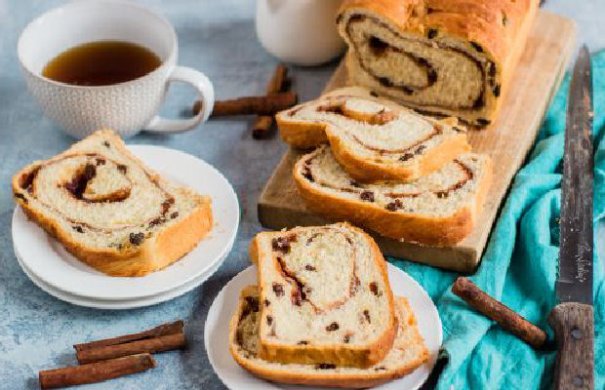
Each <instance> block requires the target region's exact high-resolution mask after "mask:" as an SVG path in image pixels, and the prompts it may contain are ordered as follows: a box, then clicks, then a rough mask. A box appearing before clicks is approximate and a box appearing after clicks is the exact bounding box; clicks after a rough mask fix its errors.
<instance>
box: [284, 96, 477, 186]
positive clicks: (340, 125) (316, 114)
mask: <svg viewBox="0 0 605 390" xmlns="http://www.w3.org/2000/svg"><path fill="white" fill-rule="evenodd" d="M276 118H277V123H278V125H279V129H280V133H281V136H282V138H283V139H284V141H285V142H287V143H289V144H290V145H292V146H294V147H302V148H308V147H314V146H317V145H319V144H320V143H322V142H325V141H326V139H327V140H328V141H329V142H330V146H331V147H332V153H333V154H334V158H335V159H336V160H337V161H338V162H340V164H341V165H342V166H343V168H344V169H345V170H346V171H347V172H348V173H349V175H350V176H351V177H352V178H354V179H355V180H357V181H361V182H372V181H378V180H399V181H413V180H416V179H418V178H419V177H421V176H425V175H427V174H429V173H431V172H433V171H435V170H437V169H439V168H441V167H442V166H443V165H444V164H447V163H449V162H451V161H452V160H453V159H455V158H456V157H458V156H459V155H461V154H463V153H465V152H469V151H470V145H469V144H468V142H467V139H466V129H465V128H464V127H462V126H458V125H457V120H456V119H454V118H448V119H447V120H437V119H433V118H430V117H427V116H423V115H420V114H417V113H415V112H413V111H411V110H408V109H406V108H403V107H401V106H399V105H397V104H395V103H393V102H390V101H389V100H387V99H381V98H378V97H377V96H376V95H372V93H371V92H370V91H369V90H367V89H364V88H360V87H349V88H343V89H338V90H336V91H332V92H331V93H329V94H327V95H325V96H323V97H321V98H319V99H317V100H314V101H311V102H308V103H304V104H301V105H299V106H296V107H294V108H292V109H289V110H287V111H284V112H281V113H279V114H277V116H276Z"/></svg>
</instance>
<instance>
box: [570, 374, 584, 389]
mask: <svg viewBox="0 0 605 390" xmlns="http://www.w3.org/2000/svg"><path fill="white" fill-rule="evenodd" d="M572 381H573V384H574V386H576V387H581V386H582V385H584V379H582V377H580V376H574V377H573V380H572Z"/></svg>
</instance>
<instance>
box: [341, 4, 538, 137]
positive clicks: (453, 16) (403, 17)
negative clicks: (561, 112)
mask: <svg viewBox="0 0 605 390" xmlns="http://www.w3.org/2000/svg"><path fill="white" fill-rule="evenodd" d="M539 3H540V1H539V0H519V1H508V0H491V1H486V0H448V1H443V0H437V1H436V0H415V1H402V0H345V1H343V4H342V7H341V9H340V11H339V14H338V16H337V23H338V31H339V33H340V35H341V36H342V37H343V38H344V40H345V41H346V42H347V44H348V46H349V51H348V54H347V58H346V65H347V71H348V75H349V82H350V83H351V84H355V85H362V86H365V87H368V88H371V89H372V90H374V91H376V92H379V93H381V94H384V95H387V96H389V97H391V98H394V99H396V100H398V101H401V102H402V103H403V104H405V105H406V106H408V107H413V108H416V109H419V110H423V111H426V112H432V113H436V114H442V115H448V116H457V117H459V118H461V119H463V120H464V121H466V122H467V123H470V124H472V125H475V126H478V127H484V126H487V125H489V124H490V123H492V122H493V121H494V120H495V119H496V115H497V113H498V110H499V108H500V107H501V106H502V101H503V97H504V96H505V95H506V93H507V91H508V89H509V86H510V84H511V80H512V77H513V75H514V70H515V67H516V66H517V63H518V61H519V58H520V57H521V54H522V53H523V49H524V47H525V43H526V41H527V35H528V32H529V30H530V28H531V25H532V23H533V20H534V18H535V15H536V10H537V9H538V4H539Z"/></svg>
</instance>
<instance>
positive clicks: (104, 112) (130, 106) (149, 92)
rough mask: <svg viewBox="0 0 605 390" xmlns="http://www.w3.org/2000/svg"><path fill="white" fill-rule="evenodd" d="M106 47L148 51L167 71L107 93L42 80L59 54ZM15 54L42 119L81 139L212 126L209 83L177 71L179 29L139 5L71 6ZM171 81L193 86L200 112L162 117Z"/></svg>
mask: <svg viewBox="0 0 605 390" xmlns="http://www.w3.org/2000/svg"><path fill="white" fill-rule="evenodd" d="M100 40H117V41H127V42H132V43H136V44H139V45H142V46H144V47H146V48H148V49H150V50H152V51H153V52H154V53H155V54H156V55H158V56H159V57H160V59H161V60H162V64H161V65H160V66H159V67H158V68H156V69H155V70H154V71H152V72H151V73H149V74H147V75H145V76H143V77H140V78H137V79H134V80H131V81H127V82H124V83H118V84H112V85H106V86H78V85H70V84H65V83H61V82H57V81H54V80H51V79H48V78H46V77H44V76H43V75H42V71H43V69H44V67H45V65H46V64H47V63H48V62H49V61H50V60H52V59H53V58H55V57H56V56H57V55H58V54H60V53H62V52H63V51H65V50H67V49H69V48H72V47H74V46H77V45H80V44H83V43H87V42H93V41H100ZM17 51H18V56H19V61H20V62H21V67H22V69H23V73H24V74H25V78H26V82H27V86H28V88H29V90H30V91H31V93H32V94H33V95H34V97H35V98H36V99H37V100H38V102H39V103H40V105H41V106H42V108H43V110H44V113H45V114H46V115H47V116H48V117H49V118H51V119H52V120H54V121H55V122H56V123H58V124H59V125H61V126H62V127H63V128H64V129H65V131H66V132H67V133H69V134H71V135H73V136H74V137H77V138H83V137H86V136H87V135H89V134H90V133H92V132H93V131H95V130H97V129H99V128H112V129H114V130H116V131H118V132H119V133H120V134H121V135H122V136H125V137H127V136H131V135H134V134H136V133H137V132H139V131H140V130H142V129H145V130H148V131H153V132H169V133H174V132H181V131H185V130H189V129H192V128H194V127H195V126H197V125H198V124H199V123H200V122H202V121H205V120H207V119H208V117H209V116H210V113H211V111H212V107H213V105H214V89H213V87H212V83H211V82H210V80H208V78H207V77H206V76H205V75H204V74H203V73H201V72H198V71H197V70H194V69H191V68H187V67H182V66H177V65H176V60H177V54H178V44H177V37H176V33H175V31H174V28H173V27H172V26H171V25H170V23H169V22H168V21H167V20H166V19H165V18H164V17H162V16H160V15H158V14H156V13H154V12H152V11H150V10H148V9H147V8H145V7H142V6H140V5H138V4H136V3H131V2H128V1H122V0H87V1H73V2H70V3H67V4H65V5H63V6H61V7H58V8H55V9H53V10H51V11H49V12H47V13H45V14H43V15H42V16H40V17H38V18H37V19H35V20H34V21H32V22H31V23H30V24H29V25H28V26H27V27H26V28H25V30H23V32H22V34H21V37H20V38H19V43H18V48H17ZM171 81H181V82H185V83H189V84H191V85H192V86H193V87H194V88H195V89H196V90H197V92H198V94H199V97H200V99H201V100H202V103H203V105H202V106H203V109H202V110H201V111H200V113H198V114H197V115H196V116H194V117H192V118H187V119H166V118H162V117H160V116H157V115H156V114H157V112H158V110H159V108H160V105H161V104H162V101H163V100H164V96H165V93H166V90H167V87H168V84H169V83H170V82H171Z"/></svg>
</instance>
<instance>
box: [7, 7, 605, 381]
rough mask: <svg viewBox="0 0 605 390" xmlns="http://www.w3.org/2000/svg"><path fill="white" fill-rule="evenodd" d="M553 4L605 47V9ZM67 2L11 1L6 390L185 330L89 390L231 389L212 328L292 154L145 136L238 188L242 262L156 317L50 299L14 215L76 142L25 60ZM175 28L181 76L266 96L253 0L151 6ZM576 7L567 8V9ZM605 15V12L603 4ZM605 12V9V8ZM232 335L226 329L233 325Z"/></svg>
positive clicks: (246, 138)
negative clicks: (116, 346)
mask: <svg viewBox="0 0 605 390" xmlns="http://www.w3.org/2000/svg"><path fill="white" fill-rule="evenodd" d="M600 2H602V0H586V1H583V2H581V3H580V4H575V3H576V2H565V0H560V1H550V2H548V3H549V4H548V6H549V7H552V8H554V9H556V10H558V11H562V12H566V13H568V14H570V15H578V19H579V20H581V26H580V27H581V29H582V30H583V34H584V37H585V39H588V40H589V41H591V42H592V43H593V45H592V48H593V49H596V48H597V47H599V46H600V47H603V46H605V36H604V35H603V34H599V33H598V31H597V28H596V25H597V24H596V21H597V20H602V18H603V17H605V10H603V9H602V8H604V7H602V6H601V5H597V3H600ZM60 3H61V2H60V1H57V0H49V1H20V0H0V53H1V55H0V188H2V190H1V191H0V389H1V390H9V389H10V390H13V389H36V388H38V384H37V372H38V371H39V370H40V369H44V368H52V367H57V366H63V365H69V364H75V358H74V354H73V351H72V349H71V345H72V344H73V343H75V342H82V341H86V340H93V339H98V338H103V337H108V336H113V335H117V334H123V333H128V332H131V331H137V330H141V329H145V328H146V327H150V326H154V325H156V324H159V323H162V322H167V321H171V320H174V319H177V318H183V319H184V320H185V321H186V323H187V333H188V334H187V336H188V339H189V341H190V345H191V348H190V349H189V350H188V351H185V352H174V353H165V354H161V355H158V356H157V361H158V367H157V368H155V369H154V370H152V371H149V372H147V373H143V374H138V375H133V376H131V377H127V378H122V379H118V380H114V381H111V382H107V383H105V384H97V385H90V386H86V388H87V389H118V390H119V389H139V388H147V389H223V388H224V386H223V385H222V384H221V382H220V381H219V379H218V378H217V376H216V375H215V374H214V372H213V371H212V368H211V367H210V365H209V362H208V358H207V356H206V353H205V351H204V346H203V345H204V343H203V326H204V321H205V318H206V313H207V311H208V308H209V306H210V304H211V302H212V300H213V299H214V297H215V296H216V294H217V293H218V291H219V290H220V288H221V287H222V286H223V285H224V284H225V283H226V282H227V281H228V280H229V279H230V278H231V277H233V276H234V275H235V274H236V273H237V272H239V271H240V270H242V269H243V268H245V267H246V266H247V265H248V258H247V245H248V242H249V240H250V238H251V237H252V236H253V235H254V234H255V233H256V232H257V231H259V230H260V226H259V224H258V222H257V215H256V200H257V198H258V195H259V193H260V191H261V189H262V187H263V185H264V183H265V182H266V180H267V179H268V177H269V175H270V173H271V171H272V169H273V167H274V166H275V165H276V164H277V161H278V160H279V158H280V156H281V154H282V151H283V150H284V149H285V148H284V146H283V145H282V144H281V143H280V142H279V141H278V140H277V139H272V140H268V141H263V142H257V141H253V140H252V139H251V137H250V134H249V131H248V130H249V127H250V125H251V120H247V119H242V118H240V119H237V120H216V121H212V122H210V123H208V124H206V125H204V126H203V127H201V128H198V129H196V130H194V131H192V132H189V133H185V134H182V135H176V136H153V135H148V134H143V135H140V136H137V137H135V138H133V139H132V140H130V141H129V142H132V143H145V144H157V145H162V146H167V147H171V148H175V149H179V150H183V151H185V152H187V153H190V154H193V155H195V156H198V157H200V158H202V159H204V160H206V161H208V162H209V163H211V164H213V165H215V166H216V167H217V168H218V169H220V170H221V171H222V172H223V173H224V174H225V176H226V177H227V178H228V179H229V180H230V181H231V183H232V184H233V185H234V187H235V189H236V191H237V194H238V196H239V199H240V204H241V207H242V224H241V226H240V230H239V233H238V238H237V241H236V244H235V247H234V250H233V252H232V253H231V254H230V255H229V257H228V259H227V261H226V262H225V264H224V265H223V266H222V267H221V269H220V270H219V271H218V272H217V273H216V274H215V275H214V276H213V277H212V278H211V279H210V280H209V281H208V282H206V283H205V284H204V285H203V286H201V287H199V288H197V289H195V290H193V291H192V292H190V293H188V294H186V295H184V296H182V297H180V298H177V299H175V300H173V301H170V302H167V303H164V304H160V305H157V306H153V307H150V308H145V309H138V310H131V311H127V312H120V311H100V310H93V309H85V308H79V307H75V306H72V305H70V304H67V303H63V302H61V301H59V300H57V299H55V298H52V297H50V296H49V295H47V294H46V293H44V292H43V291H41V290H40V289H38V288H37V287H36V286H35V285H34V284H33V283H32V282H30V281H29V279H27V277H26V276H25V275H24V274H23V272H21V270H20V268H19V266H18V264H17V261H16V259H15V256H14V254H13V250H12V240H11V236H10V234H11V233H10V220H11V216H12V212H13V208H14V205H13V202H12V200H11V194H10V191H9V188H10V185H9V183H10V178H11V176H12V174H13V173H14V172H15V171H16V170H17V169H19V168H20V167H21V166H23V165H25V164H26V163H29V162H30V161H32V160H35V159H41V158H47V157H49V156H52V155H54V154H56V153H58V152H60V151H62V150H64V149H65V148H67V147H68V146H69V145H70V144H71V143H72V142H73V140H72V139H70V138H69V137H68V136H65V135H63V133H62V132H61V131H60V130H59V129H58V128H57V127H56V126H54V125H53V124H52V123H51V122H49V121H48V120H47V119H45V118H44V117H43V116H42V114H41V110H40V108H39V107H38V106H37V105H36V103H35V102H34V101H33V99H32V98H31V96H30V95H29V94H28V92H27V91H26V88H25V84H24V81H23V78H22V77H21V75H20V71H19V68H18V63H17V58H16V50H15V48H16V42H17V38H18V35H19V33H20V31H21V30H22V29H23V27H24V26H25V25H26V24H27V22H28V21H29V20H31V19H32V18H34V17H35V16H37V15H39V14H40V13H42V12H44V11H45V10H47V9H50V8H52V7H53V6H55V5H57V4H60ZM144 3H145V4H149V5H150V6H152V7H153V8H155V9H157V10H158V11H160V12H161V13H163V14H164V15H166V16H167V17H168V19H169V20H171V21H172V22H173V24H174V25H175V28H176V30H177V34H178V36H179V41H180V60H179V62H180V64H182V65H188V66H193V67H196V68H198V69H200V70H202V71H204V72H206V74H207V75H208V76H209V77H210V79H211V80H212V81H213V82H214V86H215V89H216V93H217V97H218V98H227V97H233V96H239V95H243V94H256V93H260V92H262V91H264V89H265V84H266V82H267V79H268V78H269V77H270V74H271V72H272V71H273V68H274V66H275V64H276V60H275V59H273V58H271V57H270V56H269V55H268V54H266V53H265V52H264V51H263V49H262V48H261V47H260V45H259V44H258V42H257V40H256V37H255V33H254V21H253V16H254V6H255V2H254V1H252V0H220V1H219V0H205V1H203V0H182V1H161V0H154V1H144ZM565 3H567V4H565ZM601 4H602V3H601ZM597 7H599V8H597ZM334 66H335V65H334V64H330V65H327V66H324V67H320V68H312V69H305V68H294V70H293V74H294V77H295V85H294V87H295V89H296V91H297V92H298V93H299V95H300V98H301V99H303V100H305V99H310V98H313V97H315V96H317V94H318V93H319V92H320V91H321V89H322V87H323V85H324V84H325V82H326V81H327V79H328V78H329V75H330V74H331V72H332V71H333V69H334ZM192 97H193V95H192V93H191V91H189V90H188V89H186V88H185V87H180V86H176V88H174V89H173V90H172V91H171V93H170V94H169V97H168V99H167V104H166V106H165V109H164V113H166V114H171V115H173V116H176V115H178V113H179V112H180V111H181V110H182V109H183V108H184V107H187V106H189V105H190V103H191V99H192ZM225 325H226V324H225Z"/></svg>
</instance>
